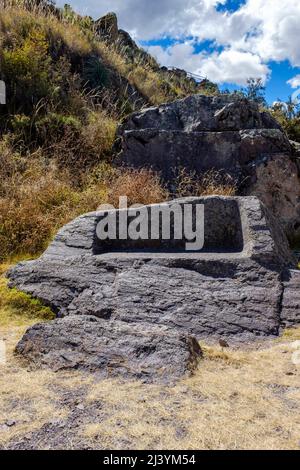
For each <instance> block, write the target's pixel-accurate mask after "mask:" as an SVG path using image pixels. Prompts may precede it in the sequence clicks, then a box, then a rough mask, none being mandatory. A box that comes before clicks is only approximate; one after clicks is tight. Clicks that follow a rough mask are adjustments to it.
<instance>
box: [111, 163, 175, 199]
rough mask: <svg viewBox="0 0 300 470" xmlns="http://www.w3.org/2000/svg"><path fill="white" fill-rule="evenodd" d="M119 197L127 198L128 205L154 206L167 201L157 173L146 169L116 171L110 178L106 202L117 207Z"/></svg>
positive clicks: (166, 192)
mask: <svg viewBox="0 0 300 470" xmlns="http://www.w3.org/2000/svg"><path fill="white" fill-rule="evenodd" d="M120 196H127V198H128V199H127V202H128V205H132V204H155V203H158V202H163V201H165V200H166V199H168V197H169V193H168V191H167V190H166V188H165V187H164V186H163V185H162V183H161V181H160V178H159V175H158V174H157V173H154V172H153V171H151V170H146V169H141V170H133V169H129V170H118V171H116V173H115V174H114V175H113V176H112V177H111V182H110V184H109V190H108V194H107V202H108V203H109V204H113V206H114V207H118V206H119V197H120Z"/></svg>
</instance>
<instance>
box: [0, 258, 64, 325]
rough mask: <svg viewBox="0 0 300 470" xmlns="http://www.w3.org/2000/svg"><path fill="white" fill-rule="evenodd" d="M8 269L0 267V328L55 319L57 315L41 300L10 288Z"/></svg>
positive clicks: (3, 266)
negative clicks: (7, 276)
mask: <svg viewBox="0 0 300 470" xmlns="http://www.w3.org/2000/svg"><path fill="white" fill-rule="evenodd" d="M8 267H9V266H8V265H7V264H6V265H1V266H0V273H1V274H2V275H1V277H0V327H10V328H11V327H12V326H25V325H28V323H37V322H39V321H46V320H52V319H54V318H55V314H54V313H53V312H52V311H51V309H50V308H49V307H45V306H44V305H43V304H42V303H41V302H40V301H39V300H37V299H33V298H32V297H31V296H30V295H28V294H25V293H24V292H20V291H18V290H17V289H9V288H8V286H7V283H8V280H7V279H6V278H5V272H6V270H7V268H8Z"/></svg>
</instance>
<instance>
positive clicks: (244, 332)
mask: <svg viewBox="0 0 300 470" xmlns="http://www.w3.org/2000/svg"><path fill="white" fill-rule="evenodd" d="M174 202H176V203H177V204H179V205H183V204H185V205H191V206H192V207H193V208H194V207H195V206H196V205H198V204H203V205H204V213H205V226H204V235H205V237H204V238H205V239H204V247H203V248H202V249H201V250H198V251H195V252H194V251H186V250H185V249H184V246H183V245H182V244H181V242H180V240H179V242H178V240H174V239H173V240H172V239H171V240H169V241H166V240H135V241H134V240H106V241H105V242H103V241H102V242H101V241H99V239H98V238H97V234H96V233H97V230H96V228H97V224H98V222H99V221H100V220H101V219H102V218H103V216H104V213H103V212H95V213H90V214H85V215H83V216H81V217H79V218H77V219H76V220H74V221H73V222H71V223H70V224H68V225H66V226H65V227H64V228H63V229H62V230H60V232H59V233H58V235H57V236H56V237H55V239H54V241H53V243H52V244H51V245H50V246H49V248H48V249H47V250H46V252H45V253H44V254H43V256H41V257H40V258H39V259H38V260H35V261H29V262H23V263H19V264H18V265H17V266H15V267H14V268H13V269H11V271H10V272H9V274H8V277H9V279H10V282H9V285H10V286H11V287H17V288H18V289H21V290H22V291H24V292H27V293H29V294H31V295H33V296H34V297H37V298H39V299H40V300H41V301H43V302H44V303H45V304H46V305H49V306H50V307H51V308H52V309H53V310H54V311H55V312H56V313H57V315H58V316H59V317H65V316H69V315H70V316H72V318H74V317H75V316H94V317H97V318H100V319H104V320H106V321H107V322H112V321H119V322H124V323H125V324H126V323H127V324H129V325H130V324H131V323H135V324H139V325H141V326H143V327H144V328H146V329H147V328H148V326H149V324H152V325H153V324H154V325H156V326H159V325H161V326H166V327H168V328H173V329H175V330H178V331H181V332H182V333H184V334H188V335H192V336H194V337H196V338H197V339H199V338H203V337H207V336H210V335H217V336H220V335H222V336H235V337H247V338H249V339H254V338H255V337H256V336H266V335H277V334H278V333H279V332H280V329H281V327H282V326H283V324H286V323H288V324H289V325H292V324H297V322H298V318H299V303H298V302H297V301H293V300H292V296H291V295H289V294H287V295H285V291H286V292H290V290H291V289H292V290H296V289H297V286H298V288H300V276H299V275H298V274H295V275H293V276H292V286H290V284H289V282H288V280H289V278H291V274H290V271H289V267H290V266H292V265H295V260H294V259H293V257H292V255H291V252H290V250H289V246H288V243H287V240H286V237H285V235H284V233H283V231H282V230H281V228H280V226H278V224H277V223H276V220H275V219H274V217H273V216H272V214H271V213H270V212H269V211H268V210H267V209H266V208H265V206H264V205H263V204H262V203H261V202H260V201H259V200H258V199H257V198H255V197H229V198H226V197H203V198H187V199H182V200H177V201H173V202H170V203H166V204H164V205H162V206H164V207H171V206H172V205H173V204H174ZM151 208H153V206H148V207H147V210H150V209H151ZM194 213H195V212H193V214H194ZM193 217H195V216H194V215H193ZM193 222H195V220H194V219H193ZM283 299H284V301H283Z"/></svg>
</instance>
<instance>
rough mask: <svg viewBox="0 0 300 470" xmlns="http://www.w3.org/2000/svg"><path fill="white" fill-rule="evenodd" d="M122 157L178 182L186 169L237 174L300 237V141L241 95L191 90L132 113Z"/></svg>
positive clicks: (123, 130) (243, 189) (123, 129)
mask: <svg viewBox="0 0 300 470" xmlns="http://www.w3.org/2000/svg"><path fill="white" fill-rule="evenodd" d="M118 134H119V137H120V142H121V144H120V145H121V152H120V154H119V156H118V158H117V160H118V162H120V163H122V164H125V165H127V166H130V167H137V168H140V167H151V168H153V169H154V170H156V171H159V172H160V173H161V174H162V176H163V178H164V179H165V180H166V181H168V182H171V181H172V179H174V177H175V176H176V174H177V171H178V169H179V168H186V169H187V170H190V171H193V172H196V173H198V174H201V173H204V172H206V171H208V170H211V169H215V170H220V171H223V172H225V173H227V174H229V175H231V176H232V177H233V178H234V179H235V180H236V181H237V182H238V185H239V191H240V194H242V195H245V194H249V195H258V196H259V197H260V198H261V199H262V201H263V202H264V203H265V204H266V205H267V207H269V208H270V209H271V211H272V212H273V214H274V215H275V216H276V217H278V218H279V220H280V222H281V223H282V225H283V227H284V229H285V231H286V233H287V234H288V236H289V237H290V239H294V238H295V237H298V236H299V235H300V179H299V175H300V172H299V169H300V165H299V162H298V158H297V155H296V153H295V149H294V146H292V145H291V143H290V142H289V140H288V138H287V136H286V134H285V133H284V132H283V130H282V129H281V128H280V126H279V124H278V123H277V122H276V121H275V119H274V118H273V117H272V116H271V115H270V114H268V113H266V112H260V111H259V109H258V106H257V105H256V104H255V103H252V102H249V101H248V100H246V99H244V98H241V97H239V96H235V95H219V96H213V97H211V96H202V95H194V96H189V97H187V98H185V99H183V100H178V101H175V102H173V103H168V104H164V105H161V106H158V107H155V108H149V109H145V110H143V111H141V112H138V113H134V114H132V115H131V116H129V117H128V118H127V119H126V120H125V122H124V123H123V124H122V125H121V126H120V128H119V132H118Z"/></svg>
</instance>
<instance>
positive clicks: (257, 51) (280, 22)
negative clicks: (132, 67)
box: [58, 0, 300, 83]
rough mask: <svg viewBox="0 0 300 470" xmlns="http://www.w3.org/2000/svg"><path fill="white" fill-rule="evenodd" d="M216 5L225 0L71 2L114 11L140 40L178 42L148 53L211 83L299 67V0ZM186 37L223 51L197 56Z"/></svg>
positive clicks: (85, 9)
mask: <svg viewBox="0 0 300 470" xmlns="http://www.w3.org/2000/svg"><path fill="white" fill-rule="evenodd" d="M58 3H59V4H63V3H64V0H59V1H58ZM218 3H219V4H223V5H226V0H185V1H182V0H101V2H99V0H88V1H87V0H74V1H71V4H72V5H73V7H74V8H75V9H76V10H79V11H81V12H82V13H85V14H90V15H92V16H93V17H94V18H98V17H100V16H101V15H103V14H105V13H107V12H108V11H115V12H116V13H117V14H118V18H119V24H120V27H121V28H123V29H126V30H127V31H128V32H130V33H131V34H132V35H133V36H134V38H135V39H137V40H138V41H142V40H144V41H145V40H146V41H147V40H151V39H159V38H162V37H166V36H168V37H172V38H174V39H177V40H181V43H180V44H175V45H174V46H173V47H172V48H169V49H167V50H165V51H163V50H162V49H161V48H155V47H151V48H150V52H152V53H155V54H156V55H157V56H158V59H159V61H160V62H161V63H162V64H165V65H176V66H178V67H181V68H187V69H188V70H190V71H194V72H195V71H198V72H199V71H200V72H201V73H202V74H204V75H205V74H207V75H208V78H210V79H212V80H215V81H227V80H229V79H230V81H233V82H235V83H244V81H245V77H246V76H248V77H249V76H250V75H252V76H254V77H257V76H261V77H263V78H264V79H266V77H267V75H268V73H269V69H268V66H267V65H266V64H268V62H270V61H283V60H289V61H290V63H291V65H292V66H294V67H297V66H299V67H300V47H299V37H300V0H246V2H245V4H243V5H242V6H241V7H240V8H239V9H238V10H237V11H235V12H228V11H225V12H221V11H218V10H217V9H216V6H217V4H218ZM190 37H192V38H193V40H194V41H197V42H201V41H204V40H210V41H214V42H215V43H216V44H217V45H219V46H220V47H221V49H222V48H223V52H214V53H213V54H212V55H211V56H206V55H205V54H204V53H203V52H200V53H198V54H195V51H194V48H193V43H192V42H188V41H185V42H183V41H184V40H185V38H190ZM218 51H220V49H218ZM222 77H223V78H222Z"/></svg>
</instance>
